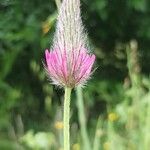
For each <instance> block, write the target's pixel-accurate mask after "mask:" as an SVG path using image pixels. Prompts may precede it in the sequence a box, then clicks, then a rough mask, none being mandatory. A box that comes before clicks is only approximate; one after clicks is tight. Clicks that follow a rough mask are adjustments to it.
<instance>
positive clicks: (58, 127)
mask: <svg viewBox="0 0 150 150" xmlns="http://www.w3.org/2000/svg"><path fill="white" fill-rule="evenodd" d="M54 127H55V128H56V129H58V130H61V129H63V122H62V121H57V122H56V123H55V124H54Z"/></svg>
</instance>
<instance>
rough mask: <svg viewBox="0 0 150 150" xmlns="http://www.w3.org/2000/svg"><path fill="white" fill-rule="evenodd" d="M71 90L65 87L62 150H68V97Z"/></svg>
mask: <svg viewBox="0 0 150 150" xmlns="http://www.w3.org/2000/svg"><path fill="white" fill-rule="evenodd" d="M71 90H72V89H71V88H68V87H65V97H64V118H63V122H64V150H70V132H69V119H70V97H71Z"/></svg>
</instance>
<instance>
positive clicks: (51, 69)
mask: <svg viewBox="0 0 150 150" xmlns="http://www.w3.org/2000/svg"><path fill="white" fill-rule="evenodd" d="M87 43H88V41H87V35H86V34H85V32H84V28H83V25H82V21H81V17H80V0H63V2H62V5H61V7H60V10H59V15H58V20H57V28H56V33H55V38H54V42H53V46H52V48H51V50H50V51H48V50H46V51H45V56H46V64H47V65H46V70H47V72H48V75H49V77H50V79H51V80H52V82H53V84H55V85H59V86H67V87H71V88H73V87H75V86H77V85H79V84H80V85H84V84H85V83H86V81H87V80H88V79H89V78H90V75H91V70H92V66H93V63H94V61H95V55H93V54H91V53H90V51H89V47H88V44H87Z"/></svg>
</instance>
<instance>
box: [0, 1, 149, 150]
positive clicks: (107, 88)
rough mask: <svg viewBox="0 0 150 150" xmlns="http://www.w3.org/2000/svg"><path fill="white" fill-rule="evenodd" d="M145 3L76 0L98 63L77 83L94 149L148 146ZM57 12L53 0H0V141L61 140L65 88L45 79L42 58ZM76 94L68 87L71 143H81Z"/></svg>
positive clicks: (49, 143)
mask: <svg viewBox="0 0 150 150" xmlns="http://www.w3.org/2000/svg"><path fill="white" fill-rule="evenodd" d="M149 8H150V1H148V0H93V1H90V0H83V1H82V18H83V22H84V24H85V26H86V28H87V31H88V33H89V39H90V42H91V48H92V49H93V51H94V53H95V54H96V56H97V60H96V64H95V67H97V70H96V71H95V73H94V75H93V78H92V79H91V80H90V82H89V83H88V85H87V87H85V89H84V90H83V100H84V105H85V106H84V108H85V115H86V119H87V129H88V134H89V135H90V136H89V137H90V141H93V142H94V148H93V149H94V150H99V149H104V150H105V149H106V150H107V149H115V148H116V144H117V145H118V150H122V149H129V150H134V149H135V150H137V149H139V150H148V147H150V145H148V143H150V136H149V135H148V131H150V120H149V118H148V116H149V115H150V92H149V90H150V79H149V73H150V68H149V66H150V61H149V60H150V53H149V48H150V42H149V39H150V28H149V26H150V19H149V18H150V9H149ZM56 17H57V7H56V5H55V1H54V0H49V1H46V0H45V1H42V0H26V1H20V0H0V149H6V150H9V149H10V150H11V149H15V150H16V149H19V150H20V149H35V150H36V149H59V148H61V147H62V128H63V125H62V122H61V121H62V115H61V114H62V104H63V103H62V100H63V97H62V96H63V90H62V89H58V88H56V87H53V86H52V85H50V84H49V81H48V80H47V77H46V76H45V73H44V69H43V64H42V61H43V62H44V50H45V49H46V48H49V47H50V45H51V42H52V38H53V33H54V30H55V21H56ZM76 102H77V100H76V92H75V91H74V93H73V96H72V103H71V106H72V110H71V112H72V117H71V124H72V126H71V132H72V135H71V139H72V145H73V146H72V149H74V150H78V149H79V147H80V149H83V148H82V145H83V143H84V142H83V141H82V140H81V139H82V138H81V137H82V136H80V122H79V121H78V116H77V112H78V107H77V106H78V105H77V104H76ZM95 130H96V131H95ZM95 133H96V134H95ZM128 139H129V140H128ZM91 145H92V143H91Z"/></svg>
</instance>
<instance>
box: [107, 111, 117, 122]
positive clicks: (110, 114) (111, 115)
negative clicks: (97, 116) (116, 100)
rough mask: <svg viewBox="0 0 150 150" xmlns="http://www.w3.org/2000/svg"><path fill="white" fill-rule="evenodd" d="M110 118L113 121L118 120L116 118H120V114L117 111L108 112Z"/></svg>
mask: <svg viewBox="0 0 150 150" xmlns="http://www.w3.org/2000/svg"><path fill="white" fill-rule="evenodd" d="M108 120H109V121H112V122H113V121H116V120H118V115H117V114H116V113H113V112H112V113H109V114H108Z"/></svg>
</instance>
